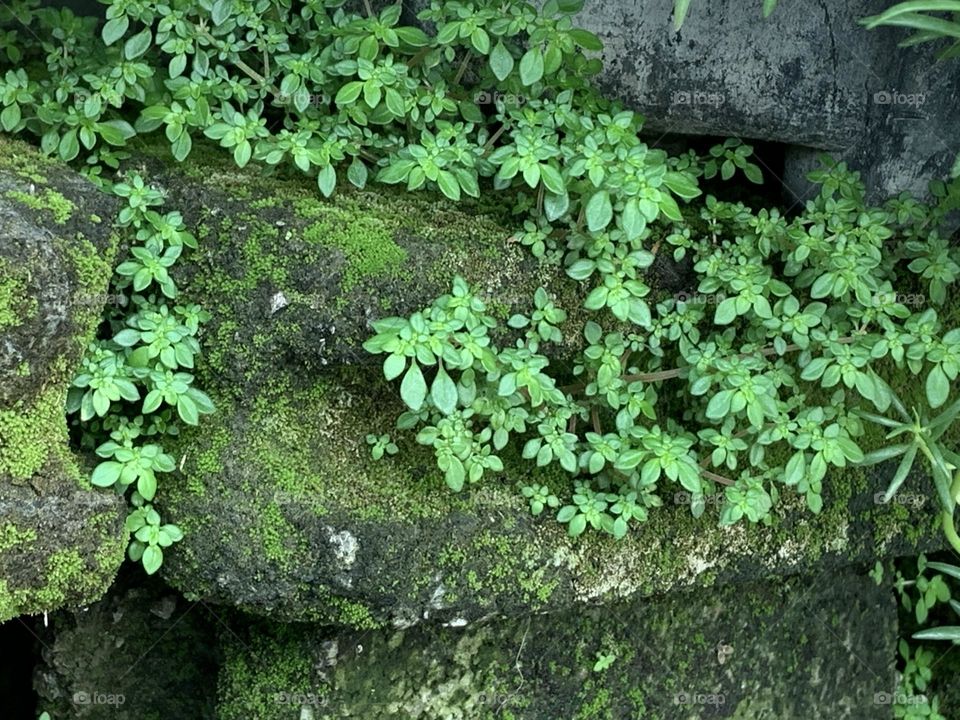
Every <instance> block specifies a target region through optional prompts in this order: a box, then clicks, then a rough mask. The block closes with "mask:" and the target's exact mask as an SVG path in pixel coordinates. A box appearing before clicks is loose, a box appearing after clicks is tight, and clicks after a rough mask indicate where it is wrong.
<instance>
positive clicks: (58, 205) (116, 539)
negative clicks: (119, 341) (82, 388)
mask: <svg viewBox="0 0 960 720" xmlns="http://www.w3.org/2000/svg"><path fill="white" fill-rule="evenodd" d="M0 158H2V159H0V237H2V240H0V620H5V619H7V618H10V617H14V616H16V615H20V614H34V613H41V612H46V611H49V610H53V609H55V608H57V607H59V606H61V605H63V604H81V603H86V602H90V601H92V600H94V599H96V598H97V597H99V596H100V595H101V594H102V593H103V591H104V590H105V589H106V587H107V586H108V585H109V584H110V581H111V579H112V577H113V575H114V573H115V572H116V569H117V567H118V566H119V564H120V562H121V561H122V559H123V551H124V546H125V532H124V530H123V514H122V508H123V502H122V500H121V499H119V498H117V497H115V496H113V495H110V494H107V493H103V492H99V491H96V492H94V491H92V490H91V489H90V485H89V483H88V482H87V481H86V479H85V477H84V474H83V473H81V471H80V468H79V467H78V464H77V459H76V458H75V457H74V456H73V455H72V454H71V452H70V450H69V448H68V437H67V424H66V418H65V413H64V403H65V400H66V393H67V387H68V386H69V384H70V380H71V378H72V377H73V374H74V372H75V371H76V368H77V367H78V364H79V361H80V358H81V356H82V354H83V351H84V348H85V347H86V345H87V343H88V342H89V340H90V338H91V337H92V333H93V332H94V329H95V328H96V326H97V325H98V324H99V318H100V313H101V309H102V307H103V305H104V303H105V302H106V301H107V291H108V281H109V278H110V275H111V272H112V268H113V262H114V258H115V255H116V251H117V247H116V246H117V241H116V237H115V236H114V234H113V232H112V230H111V220H112V218H113V215H114V213H115V208H116V203H115V201H114V200H113V199H112V198H110V197H108V196H107V195H105V194H104V193H101V192H100V191H99V190H98V189H97V188H96V187H94V186H93V185H92V184H90V183H89V182H87V181H86V180H85V179H84V178H82V177H81V176H79V175H77V174H76V173H73V172H71V171H69V170H68V169H66V168H65V167H63V166H62V165H60V164H58V163H55V162H52V161H49V160H46V159H43V158H42V157H41V156H40V155H39V154H38V153H37V152H36V151H35V150H33V149H32V148H30V147H28V146H26V145H24V144H21V143H19V142H14V141H12V140H9V139H6V138H2V139H0Z"/></svg>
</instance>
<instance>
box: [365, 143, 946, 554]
mask: <svg viewBox="0 0 960 720" xmlns="http://www.w3.org/2000/svg"><path fill="white" fill-rule="evenodd" d="M715 157H716V153H711V154H709V155H707V156H706V157H705V158H689V157H688V158H686V164H687V165H686V166H687V172H689V173H691V174H696V173H697V172H698V170H697V166H698V165H699V164H701V163H704V162H706V163H709V162H713V161H714V159H715ZM609 168H610V166H609V165H607V166H605V172H606V171H607V169H609ZM613 172H616V170H615V168H614V169H613ZM811 180H813V181H816V182H819V183H820V184H821V186H822V187H821V192H820V194H819V195H818V196H817V197H816V198H815V199H814V200H812V201H810V202H809V203H808V204H807V206H806V207H805V208H804V210H803V211H802V212H800V213H799V214H798V215H796V216H795V217H793V218H790V219H788V218H786V217H783V216H781V215H780V213H779V212H778V211H777V210H767V209H761V210H759V211H754V210H752V209H751V208H748V207H747V206H745V205H743V204H740V203H730V202H724V201H720V200H717V199H716V198H714V197H712V196H709V197H708V198H707V199H706V202H705V203H704V204H703V206H702V207H700V208H699V211H698V212H697V213H696V215H694V214H693V213H690V214H689V216H688V217H684V216H678V219H676V220H675V219H673V218H672V217H670V216H669V215H667V216H666V217H665V218H662V219H658V218H655V220H658V224H657V226H656V228H654V226H653V224H652V222H651V223H650V224H644V226H643V227H642V229H640V230H639V231H636V230H634V231H630V230H628V229H627V227H628V226H629V224H630V217H629V214H628V213H627V212H626V211H625V210H621V208H625V207H626V205H627V204H628V203H629V202H631V200H630V199H629V198H627V199H624V198H623V197H622V196H621V197H618V198H617V199H616V200H615V201H614V200H612V199H611V200H610V202H609V204H610V207H611V209H610V211H609V212H604V214H603V218H602V220H603V221H605V222H601V221H600V220H597V221H596V222H595V223H594V227H593V229H592V230H591V228H590V225H589V223H590V216H591V207H590V203H589V202H588V204H587V207H586V208H585V209H584V211H583V216H584V218H585V220H586V223H587V227H586V228H583V227H578V225H577V220H573V219H571V220H570V227H569V228H568V229H567V230H566V231H565V232H564V233H562V237H563V239H564V241H565V248H563V249H564V250H565V252H564V254H563V260H562V262H563V263H564V265H565V267H566V271H567V274H568V275H570V276H571V277H573V278H574V279H577V280H582V281H588V280H589V281H592V285H593V290H592V291H591V292H589V294H588V295H587V296H586V300H585V307H586V308H587V309H589V310H592V311H596V312H597V313H598V315H597V317H596V320H591V321H590V322H588V323H587V325H586V328H585V333H584V335H585V346H586V349H585V350H584V352H583V354H582V356H581V357H579V358H578V360H577V361H576V363H575V364H574V366H573V367H572V369H570V368H564V367H560V368H551V367H548V366H549V365H550V360H549V359H548V358H547V357H546V356H545V355H543V354H540V353H539V346H540V344H541V343H545V342H556V341H557V340H559V339H560V329H559V326H560V325H561V324H562V323H563V321H564V319H565V318H564V315H563V313H562V311H559V310H558V309H556V308H553V306H552V304H551V303H550V300H549V297H548V296H547V294H546V292H545V291H543V290H541V291H539V292H538V293H537V297H536V298H535V299H534V304H535V308H536V310H535V317H536V318H537V320H536V321H534V320H532V319H530V318H526V317H523V316H515V317H513V318H511V319H510V321H509V323H508V324H509V325H510V326H511V327H513V328H521V329H522V328H530V329H528V330H527V335H526V336H525V337H523V338H519V339H517V340H516V346H515V347H512V348H506V349H500V348H498V347H496V346H495V345H494V344H493V343H492V341H491V338H490V331H491V330H492V329H493V328H494V327H495V324H496V323H495V321H494V320H493V318H492V317H490V315H489V314H488V313H487V312H486V307H485V305H484V303H483V301H482V300H481V299H480V298H479V297H477V296H476V295H475V294H474V293H473V292H471V290H470V288H469V287H468V286H467V285H466V283H464V282H463V280H462V279H459V278H458V279H457V280H455V281H454V288H453V294H452V295H445V296H443V297H441V298H439V299H438V300H437V301H436V302H435V303H434V304H433V305H432V306H431V307H429V308H427V309H424V310H423V311H421V312H419V313H416V314H414V315H413V316H411V317H410V318H388V319H384V320H380V321H378V322H376V323H374V328H375V330H376V332H377V334H376V335H375V336H374V337H373V338H371V339H370V340H369V341H368V342H367V344H366V345H365V347H366V349H367V350H368V351H370V352H373V353H382V354H385V355H386V359H385V361H384V374H385V376H386V378H387V379H388V380H392V379H395V378H400V377H401V376H402V383H401V386H400V392H401V396H402V398H403V400H404V401H405V403H406V404H407V406H408V407H409V411H408V412H407V413H405V414H404V415H403V416H401V418H400V420H399V422H398V426H399V427H400V428H401V429H409V428H414V427H417V426H418V425H420V424H421V423H422V424H424V425H425V426H426V427H424V428H423V429H421V430H420V431H419V434H418V435H417V440H418V441H419V442H421V443H423V444H426V445H430V446H432V447H433V448H434V450H435V452H436V454H437V460H438V464H439V466H440V467H441V469H443V470H444V471H445V473H446V476H447V483H448V484H449V485H450V487H451V488H453V489H454V490H459V489H461V488H462V487H463V485H464V482H465V481H468V482H469V481H472V482H476V481H478V480H480V479H481V478H482V477H483V476H484V474H485V472H486V471H488V470H489V471H492V472H494V473H496V472H498V471H499V468H500V464H501V463H500V460H499V457H498V455H497V453H499V452H500V451H501V450H502V449H503V448H504V447H505V446H506V445H507V442H508V440H509V438H510V436H511V435H512V434H517V435H520V436H523V437H524V438H525V440H524V445H523V451H522V455H523V457H525V458H528V459H530V460H532V461H534V462H535V463H536V464H537V465H538V466H546V465H549V464H551V463H554V462H556V463H558V464H559V465H560V467H561V468H562V469H563V470H565V471H566V472H568V473H569V474H570V475H572V476H573V493H572V500H571V501H569V502H567V503H566V504H562V506H560V507H559V509H558V511H557V519H558V520H559V521H560V522H564V523H567V524H568V527H569V531H570V533H571V534H572V535H579V534H580V533H582V532H583V531H584V530H585V529H586V528H587V527H592V528H595V529H600V530H604V531H606V532H609V533H611V534H613V535H615V536H618V537H619V536H622V535H623V534H624V533H625V532H626V531H627V529H628V526H629V524H630V523H631V522H633V521H643V520H645V519H646V518H647V512H648V509H649V508H651V507H655V506H657V505H659V504H661V502H662V500H661V497H660V495H661V494H662V492H663V486H664V483H667V487H668V488H669V487H670V486H671V485H674V484H675V485H674V486H675V487H676V489H677V490H682V491H685V493H686V494H688V496H689V498H690V499H691V503H692V508H693V512H694V514H700V513H701V512H702V511H703V509H704V507H705V505H706V504H707V503H708V502H713V500H711V496H713V495H716V494H717V493H720V498H719V499H720V504H721V505H722V510H721V522H723V523H727V524H729V523H733V522H736V521H737V520H739V519H741V518H743V517H746V518H747V519H748V520H750V521H753V522H759V521H766V520H767V519H768V518H769V517H770V511H771V509H772V507H773V506H774V504H775V503H776V502H777V500H778V498H779V496H780V495H781V493H782V492H783V491H784V489H785V488H790V492H796V493H799V494H801V495H802V496H803V497H804V498H805V500H806V504H807V505H808V507H809V508H810V510H812V511H813V512H819V511H820V509H821V507H822V502H823V501H822V491H823V482H824V480H825V478H826V475H827V472H828V469H829V467H831V466H834V467H841V468H842V467H845V466H847V465H848V464H865V463H871V462H878V461H880V460H887V459H890V458H893V457H897V456H899V455H903V454H907V453H908V450H909V446H908V445H907V444H904V443H901V444H899V445H893V446H891V447H889V448H885V449H882V450H879V449H878V450H877V451H876V452H873V453H871V454H870V455H868V456H865V454H864V452H863V450H862V449H861V447H860V445H859V438H861V436H863V435H864V433H865V429H864V424H863V419H864V418H866V419H868V420H870V421H877V422H881V423H882V424H885V425H888V426H889V425H896V424H897V421H892V420H889V419H887V418H884V417H882V416H879V415H877V414H876V413H875V410H880V411H881V412H885V411H886V410H887V409H888V408H891V407H893V408H895V409H896V411H897V412H898V413H901V414H905V413H906V412H907V411H906V409H905V408H904V407H903V403H902V401H900V400H899V399H898V398H897V397H896V395H895V393H894V392H893V391H892V390H891V389H890V387H889V384H888V382H887V381H886V380H885V379H884V376H887V378H890V377H891V376H893V375H895V374H897V373H903V372H908V373H911V374H913V375H920V376H921V377H922V378H923V379H924V383H925V389H926V399H927V402H928V403H929V405H930V407H932V408H939V407H941V406H943V405H944V404H945V403H946V402H947V400H948V397H949V396H950V394H951V384H952V383H954V382H955V381H956V378H957V375H958V373H960V330H958V329H956V328H954V329H948V328H946V327H944V325H943V321H942V320H941V319H940V317H939V315H938V311H937V308H938V307H941V306H942V305H943V303H944V302H945V300H946V297H947V294H948V288H949V287H950V286H951V285H952V284H953V283H955V282H956V280H957V276H958V274H960V265H958V263H957V258H956V249H954V248H950V247H949V246H948V245H947V243H946V242H945V241H944V240H943V239H942V238H940V237H939V236H938V235H937V232H936V230H934V229H933V228H935V227H937V226H938V225H939V223H940V221H941V220H942V218H943V215H944V213H945V212H947V210H948V209H949V208H950V207H952V206H953V204H954V203H955V196H954V194H951V192H948V188H947V187H946V186H942V185H939V186H936V187H935V188H934V189H935V190H936V191H937V192H938V193H939V196H940V199H939V201H938V202H936V203H934V205H933V206H924V205H921V204H919V203H917V202H916V201H914V200H912V199H911V198H909V197H908V196H905V195H904V196H901V197H899V198H896V199H894V200H892V201H890V202H889V203H887V205H885V206H884V207H868V206H866V205H865V203H864V188H863V186H862V184H861V183H860V182H859V179H858V177H857V176H856V175H855V174H854V173H851V172H849V171H848V170H847V169H846V168H845V167H844V166H843V165H842V164H832V163H828V164H827V165H826V166H825V167H824V168H823V169H821V170H818V171H816V172H814V173H812V174H811ZM600 192H606V191H605V190H603V191H600ZM952 192H953V193H955V189H954V190H952ZM614 207H616V208H617V211H620V212H619V214H616V212H615V211H614V210H613V208H614ZM614 216H615V220H614ZM557 236H558V237H559V236H561V233H557ZM551 241H552V242H560V240H559V239H551V238H550V237H548V242H551ZM671 250H672V252H671ZM670 254H672V258H673V260H674V261H675V262H685V263H687V264H688V267H689V268H690V269H691V270H692V273H691V275H692V278H691V289H690V291H689V292H682V293H678V294H675V295H673V296H669V295H664V294H663V293H662V292H661V293H659V297H658V298H656V300H652V295H653V294H655V293H654V291H652V289H651V287H650V285H648V283H647V281H648V280H650V277H649V274H648V273H649V268H651V266H653V264H654V261H655V256H656V255H670ZM919 298H922V299H923V302H922V306H920V307H917V306H912V307H908V305H907V304H904V303H905V302H906V303H909V304H915V303H917V302H918V299H919ZM536 313H539V314H536ZM601 323H603V324H606V325H607V328H606V329H604V327H603V326H602V325H601ZM433 368H436V371H435V372H433ZM424 369H429V371H430V373H432V380H430V381H428V380H427V376H426V375H425V374H424ZM564 376H569V377H567V378H564ZM958 409H960V403H954V404H953V405H951V406H950V407H949V408H947V409H946V410H944V411H943V413H942V414H941V416H939V417H938V418H937V419H935V420H933V421H930V422H924V423H922V424H921V425H919V426H917V427H916V428H914V421H913V420H912V419H910V418H909V416H908V415H907V416H905V419H906V420H909V425H910V428H912V429H910V430H909V431H910V432H912V433H913V435H912V437H913V438H915V442H916V443H920V444H922V448H930V449H931V453H932V455H931V457H934V459H935V462H934V465H933V467H934V470H935V472H934V476H935V480H936V481H937V487H938V489H939V490H940V499H941V502H942V504H943V507H944V510H945V513H944V519H945V524H946V521H947V520H948V519H949V527H952V514H953V509H954V507H955V503H956V496H957V491H956V488H953V487H952V484H953V473H954V472H956V466H957V465H960V462H958V458H957V456H956V455H955V454H953V453H951V452H950V451H949V450H946V449H944V450H943V452H941V451H940V450H939V449H938V448H939V446H938V444H937V442H936V441H937V440H938V439H939V438H940V437H941V436H942V434H943V432H944V431H945V430H946V428H947V427H948V426H949V425H950V423H951V422H952V420H953V419H954V417H955V416H956V414H957V411H958ZM899 422H901V423H902V422H904V421H899ZM918 422H920V421H919V419H918ZM898 427H899V426H898ZM581 428H582V431H581V432H579V433H578V432H577V431H578V429H581ZM914 430H915V432H914ZM902 432H907V430H904V431H902ZM898 434H902V433H898ZM917 438H919V439H917ZM916 452H917V449H916V448H914V449H913V451H911V452H910V453H909V454H910V455H911V457H910V462H909V463H907V464H906V470H903V469H901V471H900V472H898V473H897V474H896V476H895V478H894V482H893V483H892V485H891V487H890V491H889V492H888V498H887V499H888V500H889V497H890V496H892V495H893V493H894V492H896V490H897V488H898V487H899V485H900V483H901V482H902V481H903V480H904V478H905V477H906V473H907V470H909V467H910V463H912V456H913V455H915V454H916ZM924 452H925V451H924ZM734 471H735V472H734ZM658 490H659V492H660V494H658ZM523 494H524V496H525V497H527V498H528V500H529V501H530V504H531V510H532V511H534V512H535V513H537V514H538V513H540V512H542V511H543V509H544V508H545V507H547V506H558V505H560V503H558V502H557V499H556V497H555V496H554V497H553V499H552V500H551V493H549V492H548V491H547V490H546V488H540V487H536V486H531V487H527V488H524V489H523ZM948 535H949V533H948Z"/></svg>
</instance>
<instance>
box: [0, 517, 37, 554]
mask: <svg viewBox="0 0 960 720" xmlns="http://www.w3.org/2000/svg"><path fill="white" fill-rule="evenodd" d="M36 539H37V531H36V530H34V529H33V528H26V529H24V530H21V529H20V528H18V527H17V526H16V525H14V524H13V523H3V524H2V525H0V552H3V551H5V550H10V549H11V548H15V547H17V546H18V545H23V544H25V543H31V542H33V541H34V540H36Z"/></svg>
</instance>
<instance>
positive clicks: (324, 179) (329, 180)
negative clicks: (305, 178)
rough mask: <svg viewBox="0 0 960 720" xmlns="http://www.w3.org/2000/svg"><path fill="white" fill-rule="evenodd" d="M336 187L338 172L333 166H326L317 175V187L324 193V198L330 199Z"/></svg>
mask: <svg viewBox="0 0 960 720" xmlns="http://www.w3.org/2000/svg"><path fill="white" fill-rule="evenodd" d="M336 185H337V172H336V170H334V169H333V165H325V166H324V167H323V168H322V169H321V170H320V172H318V173H317V187H319V188H320V192H322V193H323V196H324V197H330V196H331V195H332V194H333V189H334V188H335V187H336Z"/></svg>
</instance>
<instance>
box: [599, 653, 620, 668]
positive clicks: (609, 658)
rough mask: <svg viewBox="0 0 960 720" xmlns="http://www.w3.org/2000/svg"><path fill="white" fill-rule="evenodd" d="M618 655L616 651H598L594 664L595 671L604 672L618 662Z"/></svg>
mask: <svg viewBox="0 0 960 720" xmlns="http://www.w3.org/2000/svg"><path fill="white" fill-rule="evenodd" d="M616 659H617V656H616V654H615V653H601V652H598V653H597V661H596V662H595V663H594V664H593V671H594V672H603V671H604V670H606V669H607V668H609V667H610V666H611V665H613V663H614V662H616Z"/></svg>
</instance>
